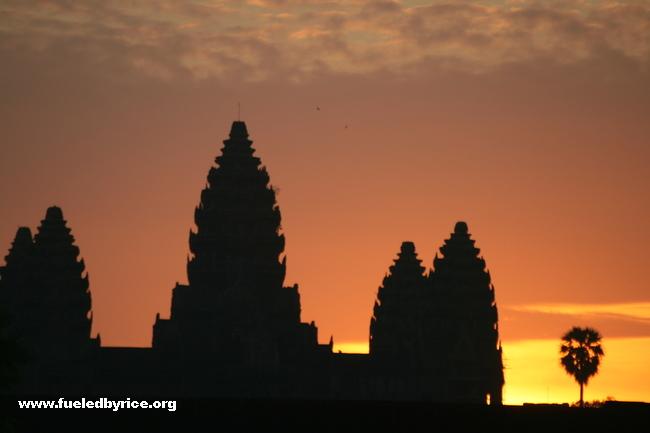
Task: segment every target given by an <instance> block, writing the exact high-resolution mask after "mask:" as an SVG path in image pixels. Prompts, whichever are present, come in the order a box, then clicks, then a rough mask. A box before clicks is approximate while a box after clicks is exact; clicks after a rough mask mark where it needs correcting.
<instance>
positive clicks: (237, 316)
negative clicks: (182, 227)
mask: <svg viewBox="0 0 650 433" xmlns="http://www.w3.org/2000/svg"><path fill="white" fill-rule="evenodd" d="M252 143H253V142H252V141H251V140H250V139H249V135H248V129H247V127H246V123H244V122H243V121H241V120H237V121H234V122H233V123H232V126H231V128H230V134H229V137H228V138H227V139H226V140H224V141H223V144H224V146H223V148H222V149H221V154H220V155H219V156H217V157H216V159H215V162H216V166H214V167H212V168H211V169H210V171H209V173H208V178H207V180H208V182H207V186H206V188H205V189H203V191H201V200H200V203H199V205H198V206H197V207H196V209H195V211H194V222H195V224H196V229H195V230H191V231H190V237H189V245H190V252H191V256H190V258H189V261H188V263H187V278H188V281H189V284H188V285H182V284H177V285H176V287H175V288H174V290H173V296H172V311H171V317H170V319H168V320H167V319H161V318H160V317H157V319H156V324H155V325H154V339H153V346H154V348H161V349H162V348H164V347H168V348H169V347H171V348H176V349H179V348H182V349H181V350H183V351H185V352H186V353H187V352H189V353H192V354H194V355H195V356H201V357H203V356H214V355H215V354H216V355H217V356H219V357H222V358H223V359H230V360H231V361H233V362H234V361H237V362H241V363H244V364H246V363H253V364H255V363H261V364H274V363H276V362H278V360H279V359H280V358H281V357H282V356H288V355H287V354H286V353H285V352H286V351H293V353H294V354H295V353H297V352H300V350H303V348H305V347H306V346H309V345H312V346H313V347H315V346H316V345H317V344H318V343H317V338H316V328H315V327H313V326H311V327H310V326H303V325H304V324H301V323H300V296H299V294H298V286H297V285H294V286H292V287H284V286H283V283H284V278H285V269H286V260H285V258H284V256H283V252H284V235H282V233H281V232H280V219H281V216H280V209H279V207H278V204H277V202H276V199H275V192H274V190H273V188H272V187H271V185H270V184H269V174H268V173H267V171H266V168H265V167H264V166H262V165H261V161H260V158H258V157H257V156H255V149H254V148H253V147H252ZM296 348H298V349H296ZM162 350H164V349H162ZM283 354H284V355H283ZM194 355H192V356H194Z"/></svg>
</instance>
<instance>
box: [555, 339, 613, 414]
mask: <svg viewBox="0 0 650 433" xmlns="http://www.w3.org/2000/svg"><path fill="white" fill-rule="evenodd" d="M601 338H602V337H601V335H600V333H599V332H598V331H596V330H595V329H593V328H588V327H587V328H579V327H577V326H574V327H573V328H571V329H570V330H569V331H568V332H567V333H566V334H564V336H563V337H562V345H561V346H560V355H562V358H560V363H561V364H562V366H563V367H564V369H565V370H566V372H567V373H568V374H570V375H571V376H573V378H574V379H575V380H576V382H578V384H580V407H583V406H584V399H583V396H584V386H585V385H587V383H588V382H589V378H590V377H591V376H594V375H595V374H597V373H598V366H599V365H600V358H601V357H603V356H604V355H605V352H604V351H603V348H602V346H601V344H600V341H601Z"/></svg>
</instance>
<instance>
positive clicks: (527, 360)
mask: <svg viewBox="0 0 650 433" xmlns="http://www.w3.org/2000/svg"><path fill="white" fill-rule="evenodd" d="M603 347H604V349H605V357H604V358H603V360H602V364H601V367H600V371H599V373H598V374H597V375H596V376H594V377H593V378H591V380H590V381H589V384H588V385H587V387H586V388H585V400H586V401H593V400H605V399H607V398H608V397H609V398H614V399H616V400H625V401H650V377H648V375H647V369H648V365H650V338H604V339H603ZM559 348H560V339H559V338H558V339H555V340H552V339H535V340H516V341H504V342H503V357H504V359H503V362H504V366H505V379H506V385H505V388H504V392H503V397H504V399H503V402H504V404H510V405H520V404H523V403H573V402H576V401H577V400H578V396H579V392H578V385H577V383H576V382H575V381H574V380H573V378H572V377H571V376H569V375H567V374H566V373H565V372H564V370H563V369H562V367H561V366H560V356H559ZM333 350H334V352H339V351H341V352H343V353H368V342H367V341H356V342H354V341H352V342H350V341H348V342H341V343H335V344H334V349H333Z"/></svg>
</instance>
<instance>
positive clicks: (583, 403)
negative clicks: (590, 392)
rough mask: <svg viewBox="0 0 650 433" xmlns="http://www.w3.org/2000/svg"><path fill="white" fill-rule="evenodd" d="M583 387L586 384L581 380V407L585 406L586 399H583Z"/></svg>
mask: <svg viewBox="0 0 650 433" xmlns="http://www.w3.org/2000/svg"><path fill="white" fill-rule="evenodd" d="M583 388H584V384H583V383H582V382H580V407H584V406H585V401H584V400H583V395H584V393H583Z"/></svg>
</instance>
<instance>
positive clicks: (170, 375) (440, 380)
mask: <svg viewBox="0 0 650 433" xmlns="http://www.w3.org/2000/svg"><path fill="white" fill-rule="evenodd" d="M223 143H224V147H223V149H222V153H221V155H220V156H218V157H217V158H216V164H217V165H216V167H213V168H211V169H210V172H209V174H208V177H207V180H208V183H207V186H206V188H205V189H204V190H203V191H202V192H201V199H200V202H199V205H198V206H197V207H196V209H195V212H194V221H195V224H196V231H190V234H189V247H190V251H191V253H192V255H191V258H190V259H189V260H188V263H187V279H188V284H187V285H183V284H176V286H175V287H174V288H173V289H172V303H171V313H170V315H169V318H168V319H166V318H163V317H162V316H161V315H160V314H158V315H157V316H156V318H155V322H154V325H153V339H152V347H151V348H122V347H103V346H102V345H101V341H100V338H99V336H97V337H92V336H91V324H92V312H91V296H90V291H89V282H88V277H87V275H85V274H84V270H85V265H84V262H83V260H81V259H79V248H78V247H77V246H76V245H75V244H74V238H73V236H72V235H71V231H70V229H69V228H68V227H67V225H66V224H67V223H66V221H65V220H64V217H63V213H62V211H61V209H60V208H58V207H50V208H49V209H47V212H46V215H45V218H44V219H43V220H42V221H41V225H40V227H38V230H37V233H36V235H35V236H34V237H32V233H31V231H30V229H29V228H27V227H21V228H19V229H18V231H17V233H16V237H15V240H14V241H13V244H12V246H11V248H10V249H9V253H8V255H7V256H6V257H5V266H4V267H2V268H0V307H1V308H2V310H3V314H4V316H6V317H5V318H6V319H7V320H6V322H7V325H6V326H5V329H4V330H3V331H2V332H3V333H4V334H5V335H6V336H7V338H9V339H12V340H14V341H16V342H17V343H18V344H19V346H20V347H22V349H23V351H24V357H21V360H20V364H19V366H18V370H17V374H16V378H15V379H16V381H15V383H13V384H12V385H11V388H9V389H5V390H3V392H4V393H9V394H12V395H49V394H54V395H57V396H60V395H101V396H109V395H148V396H156V395H160V396H173V397H178V398H183V397H222V398H239V397H256V398H274V399H275V398H286V399H310V398H314V399H324V400H338V399H354V400H402V401H413V400H417V401H433V402H462V403H476V404H486V403H490V404H493V405H500V404H501V400H502V388H503V384H504V377H503V364H502V355H501V346H500V342H499V331H498V316H497V307H496V304H495V298H494V287H493V286H492V283H491V279H490V274H489V272H487V271H486V267H485V261H484V260H483V258H482V257H480V256H479V249H478V248H476V247H475V246H474V240H472V239H471V238H470V235H469V232H468V227H467V224H465V223H464V222H458V223H456V225H455V227H454V231H453V233H452V234H451V236H450V238H449V239H447V240H446V241H445V244H444V245H443V246H442V247H441V248H440V256H439V257H438V256H436V258H435V259H434V262H433V268H432V269H431V270H429V271H428V272H427V271H426V269H425V268H424V267H423V266H422V265H421V261H420V260H419V259H418V257H417V254H416V250H415V246H414V245H413V243H412V242H404V243H403V244H402V246H401V249H400V252H399V253H398V258H397V259H396V260H395V264H394V265H393V266H391V267H390V270H389V273H388V274H387V275H386V277H385V278H384V280H383V284H382V285H381V287H380V288H379V290H378V293H377V299H376V301H375V304H374V310H373V313H372V318H371V320H370V336H369V338H370V340H369V344H370V345H369V347H370V353H369V354H346V353H334V352H333V350H332V342H331V341H330V343H329V344H320V343H319V342H318V329H317V327H316V326H315V324H314V323H313V322H312V323H302V322H301V317H300V311H301V309H300V294H299V290H298V285H297V284H294V285H292V286H285V285H284V279H285V268H286V261H285V259H284V258H282V256H283V251H284V236H283V234H281V233H280V220H281V216H280V209H279V207H278V205H277V202H276V197H275V191H274V190H273V188H272V187H271V186H270V185H269V175H268V173H267V171H266V169H265V168H264V167H263V166H261V162H260V159H259V158H257V157H256V156H254V152H255V150H254V149H253V148H252V147H251V145H252V141H251V140H249V138H248V132H247V129H246V125H245V123H244V122H241V121H236V122H234V123H233V124H232V129H231V131H230V137H229V138H228V139H226V140H224V142H223Z"/></svg>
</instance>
